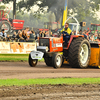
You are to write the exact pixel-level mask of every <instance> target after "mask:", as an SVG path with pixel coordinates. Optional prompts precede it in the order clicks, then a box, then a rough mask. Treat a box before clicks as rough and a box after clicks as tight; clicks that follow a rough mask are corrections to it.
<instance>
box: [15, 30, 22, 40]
mask: <svg viewBox="0 0 100 100" xmlns="http://www.w3.org/2000/svg"><path fill="white" fill-rule="evenodd" d="M20 33H21V31H18V34H17V36H16V38H17V39H18V41H19V39H20V36H19V34H20Z"/></svg>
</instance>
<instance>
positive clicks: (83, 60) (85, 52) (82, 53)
mask: <svg viewBox="0 0 100 100" xmlns="http://www.w3.org/2000/svg"><path fill="white" fill-rule="evenodd" d="M88 51H89V50H88V46H87V44H83V45H82V46H81V51H80V61H81V63H82V64H85V63H86V62H87V60H88Z"/></svg>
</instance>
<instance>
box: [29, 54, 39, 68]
mask: <svg viewBox="0 0 100 100" xmlns="http://www.w3.org/2000/svg"><path fill="white" fill-rule="evenodd" d="M28 62H29V65H30V66H31V67H35V66H36V65H37V62H38V60H37V59H32V58H31V55H29V59H28Z"/></svg>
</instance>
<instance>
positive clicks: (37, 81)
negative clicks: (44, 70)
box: [0, 78, 100, 86]
mask: <svg viewBox="0 0 100 100" xmlns="http://www.w3.org/2000/svg"><path fill="white" fill-rule="evenodd" d="M84 83H85V84H100V78H55V79H51V78H48V79H27V80H24V79H22V80H20V79H7V80H2V79H0V86H13V85H15V86H27V85H36V84H37V85H48V84H50V85H56V84H69V85H76V84H79V85H81V84H84Z"/></svg>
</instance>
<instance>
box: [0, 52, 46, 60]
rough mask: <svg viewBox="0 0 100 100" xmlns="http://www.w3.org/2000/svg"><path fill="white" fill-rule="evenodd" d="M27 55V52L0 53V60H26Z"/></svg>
mask: <svg viewBox="0 0 100 100" xmlns="http://www.w3.org/2000/svg"><path fill="white" fill-rule="evenodd" d="M28 56H29V55H28V54H0V61H15V62H17V61H28ZM40 61H44V60H43V59H42V60H40Z"/></svg>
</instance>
